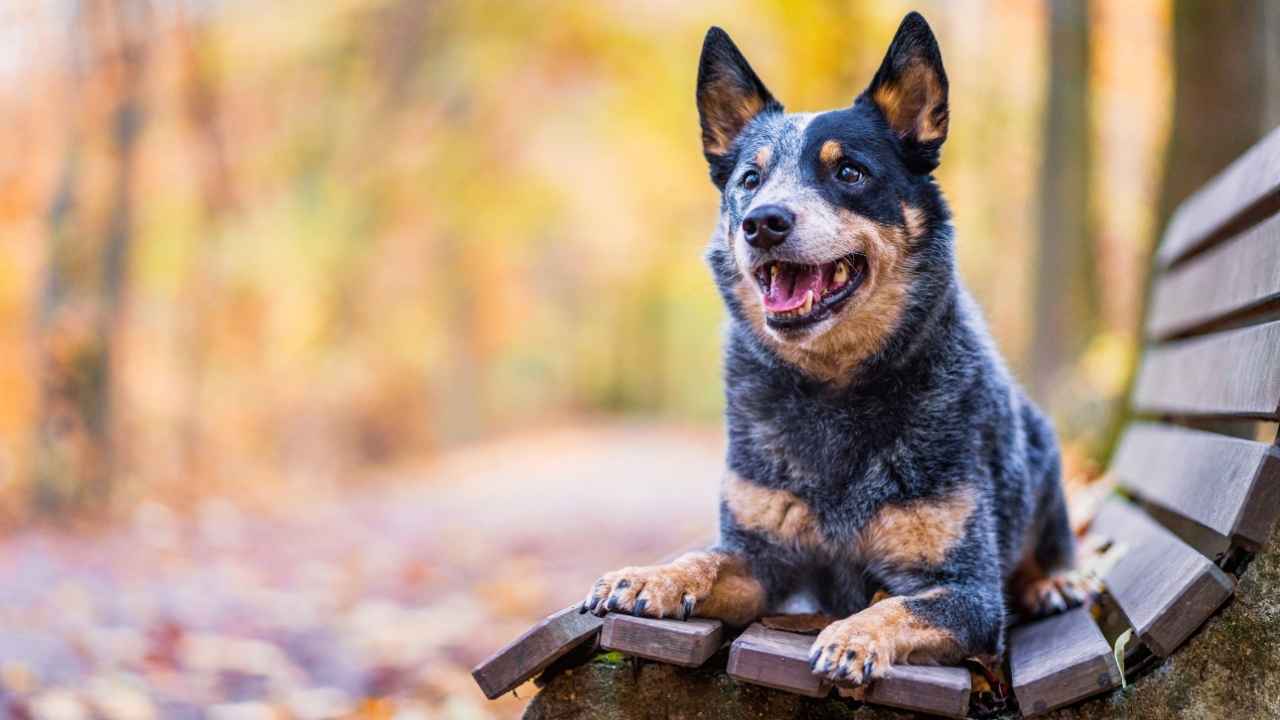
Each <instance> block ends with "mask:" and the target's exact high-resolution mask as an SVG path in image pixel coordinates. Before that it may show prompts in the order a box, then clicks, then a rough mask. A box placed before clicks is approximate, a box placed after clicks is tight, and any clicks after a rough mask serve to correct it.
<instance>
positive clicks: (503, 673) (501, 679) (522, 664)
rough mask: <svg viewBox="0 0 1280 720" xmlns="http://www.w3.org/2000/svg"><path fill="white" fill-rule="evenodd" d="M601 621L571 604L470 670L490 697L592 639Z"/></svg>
mask: <svg viewBox="0 0 1280 720" xmlns="http://www.w3.org/2000/svg"><path fill="white" fill-rule="evenodd" d="M603 622H604V621H603V620H601V619H600V618H598V617H596V616H595V615H591V614H590V613H588V614H582V613H579V612H578V606H577V605H573V606H570V607H567V608H565V609H564V610H561V611H560V612H557V613H556V614H554V615H552V616H550V617H548V618H547V619H545V620H543V621H542V622H540V623H538V624H537V625H534V626H533V627H531V628H529V629H528V630H527V631H526V632H525V633H524V634H523V635H521V636H520V637H518V638H516V639H515V640H512V641H511V642H510V643H509V644H508V645H507V646H506V647H503V648H502V649H500V650H498V651H497V652H495V653H494V654H493V655H492V656H490V657H489V659H487V660H485V661H484V662H481V663H480V664H479V665H476V666H475V668H474V669H473V670H472V671H471V677H473V678H475V681H476V684H477V685H479V686H480V690H482V691H483V692H484V694H485V697H487V698H489V699H490V700H493V699H495V698H498V697H501V696H502V695H503V694H504V693H507V692H510V691H512V690H514V689H515V688H517V687H519V686H520V684H521V683H524V682H525V681H527V680H529V679H531V678H533V677H534V676H535V675H537V674H538V673H540V672H542V671H543V670H545V669H547V666H548V665H550V664H551V663H553V662H555V661H556V660H557V659H559V658H560V657H561V656H563V655H564V654H565V653H567V652H569V651H570V650H573V649H574V648H576V647H578V646H579V645H581V644H582V643H585V642H588V641H590V640H592V639H593V638H595V636H596V633H598V632H599V631H600V626H601V625H602V624H603Z"/></svg>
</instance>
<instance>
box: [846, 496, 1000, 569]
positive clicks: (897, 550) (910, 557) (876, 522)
mask: <svg viewBox="0 0 1280 720" xmlns="http://www.w3.org/2000/svg"><path fill="white" fill-rule="evenodd" d="M976 504H977V501H976V499H975V497H974V492H973V491H972V490H970V489H968V488H964V489H961V490H958V491H957V492H955V493H954V494H952V495H948V496H946V497H943V498H932V499H927V500H914V501H912V502H909V503H906V504H904V505H888V506H886V507H884V508H883V509H881V510H880V512H878V513H876V515H875V517H873V518H871V522H869V523H867V526H866V527H865V528H863V530H862V533H861V535H860V536H859V542H858V547H857V553H858V555H859V556H861V557H864V558H868V559H870V560H873V561H876V562H880V561H884V562H888V563H891V564H894V565H907V566H921V565H940V564H941V563H942V562H943V561H944V560H945V559H946V556H947V552H948V551H950V550H951V548H953V547H955V545H956V543H958V542H959V541H960V540H961V538H963V537H964V530H965V524H966V523H967V522H968V520H969V516H970V515H972V514H973V510H974V507H975V506H976Z"/></svg>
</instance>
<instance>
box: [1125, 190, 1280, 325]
mask: <svg viewBox="0 0 1280 720" xmlns="http://www.w3.org/2000/svg"><path fill="white" fill-rule="evenodd" d="M1278 302H1280V215H1273V216H1272V217H1271V218H1269V219H1267V220H1266V221H1265V222H1263V223H1262V224H1260V225H1257V226H1255V227H1252V228H1250V229H1249V230H1247V231H1245V232H1244V233H1242V234H1241V235H1239V236H1238V237H1235V238H1232V239H1231V240H1230V241H1228V242H1225V243H1223V244H1221V245H1218V246H1215V247H1213V248H1212V249H1210V250H1208V251H1206V252H1205V253H1204V254H1203V255H1201V256H1199V257H1197V258H1196V259H1195V260H1194V261H1192V262H1188V263H1186V264H1184V265H1179V266H1177V267H1175V268H1171V269H1170V270H1168V271H1166V272H1165V273H1163V274H1161V275H1160V276H1159V277H1157V278H1156V280H1155V283H1154V286H1153V288H1152V292H1151V311H1150V312H1149V313H1147V335H1148V336H1149V337H1151V338H1155V339H1160V338H1167V337H1170V336H1172V335H1176V334H1181V333H1185V332H1187V331H1191V330H1196V329H1200V328H1206V327H1212V326H1213V324H1214V323H1215V322H1216V321H1220V320H1221V319H1222V318H1226V317H1231V316H1239V315H1243V314H1248V313H1249V312H1250V311H1256V310H1258V309H1259V308H1262V309H1265V308H1267V307H1268V306H1270V305H1272V304H1276V303H1278Z"/></svg>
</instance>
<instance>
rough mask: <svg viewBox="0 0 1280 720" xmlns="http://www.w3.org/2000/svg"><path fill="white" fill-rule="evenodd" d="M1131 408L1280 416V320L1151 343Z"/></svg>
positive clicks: (1154, 411) (1212, 414) (1170, 412)
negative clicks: (1161, 342) (1163, 342)
mask: <svg viewBox="0 0 1280 720" xmlns="http://www.w3.org/2000/svg"><path fill="white" fill-rule="evenodd" d="M1133 406H1134V408H1135V409H1136V410H1138V411H1139V412H1142V413H1148V414H1167V415H1186V416H1197V415H1198V416H1209V417H1237V418H1253V419H1259V420H1277V419H1280V322H1270V323H1266V324H1263V325H1254V326H1251V327H1246V328H1240V329H1236V330H1225V331H1223V332H1219V333H1214V334H1212V335H1205V336H1201V337H1196V338H1191V339H1187V340H1177V341H1174V342H1171V343H1167V344H1164V345H1156V346H1151V347H1148V349H1147V351H1146V353H1145V354H1144V356H1143V358H1142V365H1141V367H1140V368H1139V370H1138V378H1137V382H1136V384H1135V386H1134V392H1133Z"/></svg>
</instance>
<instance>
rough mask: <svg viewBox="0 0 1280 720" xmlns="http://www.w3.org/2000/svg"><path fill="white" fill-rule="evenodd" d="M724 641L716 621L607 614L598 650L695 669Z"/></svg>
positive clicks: (721, 625) (721, 629) (722, 628)
mask: <svg viewBox="0 0 1280 720" xmlns="http://www.w3.org/2000/svg"><path fill="white" fill-rule="evenodd" d="M723 638H724V625H723V624H722V623H721V622H720V621H719V620H706V619H703V618H690V619H688V620H656V619H653V618H641V617H633V616H631V615H619V614H615V613H610V614H609V615H607V616H605V621H604V629H603V630H602V631H601V633H600V647H603V648H604V649H606V650H617V651H619V652H624V653H626V654H628V655H635V656H637V657H642V658H647V659H649V660H658V661H660V662H665V663H671V664H672V665H681V666H683V667H698V666H699V665H701V664H702V663H704V662H706V661H707V658H709V657H711V656H712V655H715V654H716V650H719V649H720V643H721V641H722V640H723Z"/></svg>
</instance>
